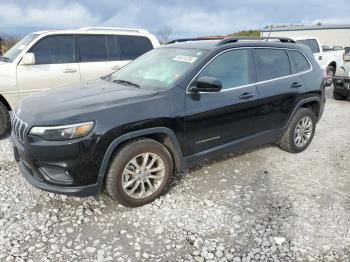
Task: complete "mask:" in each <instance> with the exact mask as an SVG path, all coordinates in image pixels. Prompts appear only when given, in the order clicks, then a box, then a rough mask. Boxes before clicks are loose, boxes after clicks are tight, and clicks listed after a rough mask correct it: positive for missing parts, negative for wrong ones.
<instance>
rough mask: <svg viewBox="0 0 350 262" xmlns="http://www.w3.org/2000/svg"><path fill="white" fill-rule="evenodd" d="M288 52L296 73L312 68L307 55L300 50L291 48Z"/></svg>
mask: <svg viewBox="0 0 350 262" xmlns="http://www.w3.org/2000/svg"><path fill="white" fill-rule="evenodd" d="M288 53H289V56H290V59H291V63H292V64H293V65H294V68H295V71H296V73H301V72H305V71H307V70H309V69H310V68H311V66H310V64H309V62H308V61H307V59H306V58H305V56H304V55H303V54H302V53H300V52H299V51H294V50H289V51H288Z"/></svg>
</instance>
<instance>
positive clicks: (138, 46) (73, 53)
mask: <svg viewBox="0 0 350 262" xmlns="http://www.w3.org/2000/svg"><path fill="white" fill-rule="evenodd" d="M157 46H159V42H158V40H157V39H156V37H155V36H154V35H152V34H150V33H148V32H147V31H146V30H143V29H132V28H113V27H83V28H80V29H74V30H73V29H71V30H51V31H40V32H34V33H31V34H29V35H27V36H26V37H24V38H23V39H22V40H21V41H19V42H18V43H17V44H16V45H14V46H13V47H12V48H11V49H10V50H9V51H8V52H6V53H5V54H4V55H3V56H2V57H0V139H1V138H2V137H4V136H6V135H8V134H9V133H10V113H9V111H12V109H14V108H15V106H16V105H17V104H18V102H19V101H20V99H21V98H23V97H25V96H27V95H31V94H34V93H37V92H39V91H43V90H45V89H48V88H53V87H58V86H63V85H70V84H75V83H78V82H80V81H87V80H92V79H97V78H100V77H101V76H104V75H107V74H110V73H112V72H115V71H116V70H118V69H119V68H121V67H122V66H124V65H125V64H127V63H128V62H130V61H131V60H133V59H135V58H136V57H138V56H140V55H142V54H144V53H146V52H147V51H149V50H151V49H153V48H154V47H157Z"/></svg>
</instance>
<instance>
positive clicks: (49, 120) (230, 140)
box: [12, 38, 325, 207]
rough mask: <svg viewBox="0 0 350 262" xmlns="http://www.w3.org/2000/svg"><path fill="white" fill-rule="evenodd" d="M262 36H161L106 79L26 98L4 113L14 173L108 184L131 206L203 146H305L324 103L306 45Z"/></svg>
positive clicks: (48, 185)
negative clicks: (168, 40)
mask: <svg viewBox="0 0 350 262" xmlns="http://www.w3.org/2000/svg"><path fill="white" fill-rule="evenodd" d="M265 40H266V39H260V38H259V39H255V40H252V39H237V38H229V39H224V40H202V41H187V42H179V43H174V44H168V45H164V46H162V47H161V48H156V49H154V50H152V51H150V52H148V53H146V54H145V55H143V56H141V57H140V58H138V59H136V60H134V61H133V62H131V63H130V64H128V65H127V66H125V67H124V68H122V69H121V70H119V71H117V72H115V73H113V74H111V75H109V76H106V77H104V78H103V79H99V80H95V81H89V82H84V83H81V84H78V85H74V86H71V87H62V88H56V89H52V90H50V91H47V92H43V93H40V94H37V95H34V96H31V97H28V98H25V99H24V100H23V101H22V102H21V104H20V106H19V107H18V108H17V110H16V112H15V114H13V117H12V126H13V130H12V141H13V145H14V153H15V158H16V160H17V161H18V164H19V167H20V170H21V173H22V174H23V176H24V177H25V178H26V179H27V180H28V182H29V183H30V184H32V185H33V186H35V187H38V188H40V189H43V190H47V191H50V192H55V193H61V194H67V195H75V196H89V195H97V194H99V193H100V192H101V191H102V190H106V191H107V192H108V194H109V195H110V196H111V197H112V198H113V199H115V200H118V201H119V202H120V203H121V204H123V205H125V206H133V207H135V206H140V205H144V204H146V203H149V202H151V201H153V200H154V199H156V198H157V197H159V196H160V195H161V194H162V193H163V192H164V191H165V190H166V188H167V187H168V185H169V183H170V180H171V177H172V174H173V173H174V172H175V171H178V170H181V169H184V168H187V167H189V166H191V165H193V164H195V163H197V162H198V161H200V160H203V159H204V158H209V157H213V156H216V155H218V154H223V153H226V152H231V151H233V150H242V149H246V148H248V147H255V146H257V145H261V144H267V143H278V144H279V146H280V147H281V148H282V149H284V150H286V151H289V152H293V153H298V152H301V151H303V150H304V149H305V148H307V147H308V145H309V144H310V142H311V140H312V138H313V135H314V132H315V128H316V123H317V121H318V120H319V119H320V117H321V115H322V113H323V109H324V103H325V96H324V83H325V81H324V79H323V73H322V70H321V69H320V67H319V66H318V64H317V62H316V61H315V59H314V57H313V54H312V53H311V52H310V50H309V49H308V48H307V47H305V46H303V45H299V44H296V43H295V42H293V40H290V39H285V38H280V39H272V40H271V39H269V41H265ZM181 41H183V40H181Z"/></svg>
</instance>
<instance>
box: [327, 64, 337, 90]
mask: <svg viewBox="0 0 350 262" xmlns="http://www.w3.org/2000/svg"><path fill="white" fill-rule="evenodd" d="M326 73H327V86H330V85H332V83H333V77H334V76H335V68H334V67H333V66H327V69H326Z"/></svg>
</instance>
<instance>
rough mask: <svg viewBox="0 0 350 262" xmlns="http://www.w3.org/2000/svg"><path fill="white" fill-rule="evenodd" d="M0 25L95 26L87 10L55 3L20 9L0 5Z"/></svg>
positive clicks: (96, 21) (92, 16)
mask: <svg viewBox="0 0 350 262" xmlns="http://www.w3.org/2000/svg"><path fill="white" fill-rule="evenodd" d="M1 10H2V11H1V16H0V25H1V26H2V27H5V26H6V27H20V26H23V27H26V26H30V27H43V26H47V27H55V28H61V27H76V26H82V25H84V24H85V23H87V22H88V23H92V24H97V23H99V22H100V21H99V19H98V17H95V16H94V15H93V14H92V13H91V12H90V11H89V10H88V9H87V8H85V7H84V6H82V5H80V4H78V3H64V2H60V1H57V2H56V3H51V4H43V5H40V6H39V5H34V6H28V7H26V8H23V7H20V6H19V5H16V4H14V3H7V4H1Z"/></svg>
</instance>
